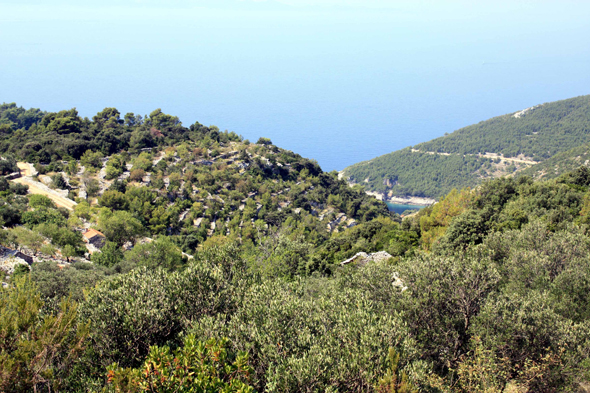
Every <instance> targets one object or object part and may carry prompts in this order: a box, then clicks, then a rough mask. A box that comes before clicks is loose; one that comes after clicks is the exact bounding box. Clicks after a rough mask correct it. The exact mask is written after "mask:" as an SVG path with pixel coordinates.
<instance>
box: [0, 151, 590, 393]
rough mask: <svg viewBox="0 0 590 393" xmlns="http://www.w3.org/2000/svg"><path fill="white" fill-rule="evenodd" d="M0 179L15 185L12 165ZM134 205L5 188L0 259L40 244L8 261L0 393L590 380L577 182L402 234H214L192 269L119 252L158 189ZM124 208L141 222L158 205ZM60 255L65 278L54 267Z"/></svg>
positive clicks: (514, 185) (586, 218)
mask: <svg viewBox="0 0 590 393" xmlns="http://www.w3.org/2000/svg"><path fill="white" fill-rule="evenodd" d="M261 142H267V141H265V140H262V141H261ZM263 146H264V148H265V149H266V148H271V149H272V147H270V145H268V144H263ZM171 148H172V147H169V148H168V149H165V150H164V151H163V152H164V153H165V154H162V151H160V152H158V153H153V152H149V153H148V152H142V153H140V154H139V155H138V156H137V157H136V158H135V160H139V159H140V157H141V159H143V158H146V156H145V154H154V156H155V157H157V158H155V159H154V160H153V161H151V162H152V165H153V163H154V161H155V160H158V159H159V158H160V157H164V158H162V160H169V163H168V165H169V164H171V163H173V162H176V160H177V158H179V157H177V156H176V154H178V150H179V149H180V150H181V152H182V151H183V150H182V148H180V147H175V149H176V151H175V152H173V150H171ZM255 150H261V151H262V148H261V147H260V146H258V147H253V148H252V153H253V154H254V151H255ZM166 151H167V152H166ZM248 152H250V151H249V150H248V151H247V153H248ZM247 153H246V154H247ZM142 154H144V155H143V156H142ZM222 155H224V153H222V154H221V155H220V156H218V157H221V156H222ZM116 157H118V156H116ZM227 157H228V156H226V158H225V159H226V160H227V159H228V158H227ZM254 159H255V158H254ZM111 160H115V157H113V156H111V157H110V158H109V160H108V161H107V162H110V161H111ZM162 160H160V161H158V163H156V164H155V166H158V165H159V162H162ZM84 161H86V160H84ZM181 161H182V159H181ZM99 162H100V161H99ZM179 162H180V161H179ZM0 164H1V165H0V168H2V170H3V173H4V174H6V173H12V171H13V170H14V168H15V167H16V162H15V161H12V160H10V159H7V160H0ZM136 164H137V162H136V163H134V164H133V165H136ZM68 165H69V164H68ZM113 165H114V164H111V165H109V167H112V166H113ZM88 169H89V167H86V168H85V170H84V172H85V171H86V170H88ZM135 170H137V169H135ZM79 172H81V170H79ZM97 172H98V173H100V170H99V171H97ZM125 173H127V172H125V171H123V174H125ZM152 173H153V172H152ZM29 174H30V175H32V177H33V176H35V175H34V174H31V173H29ZM66 174H67V173H66ZM43 176H44V175H38V177H39V178H41V179H43ZM119 176H120V175H119ZM248 176H249V175H247V174H245V172H244V173H242V178H246V177H248ZM314 178H315V177H314V176H311V179H314ZM71 179H72V178H71V177H70V180H71ZM54 180H55V181H56V183H60V182H61V181H60V180H58V177H54ZM138 180H139V179H138ZM324 180H326V179H324ZM113 181H116V180H113ZM272 183H274V182H272ZM222 187H223V184H222ZM316 187H317V186H316ZM99 188H100V187H99ZM131 190H132V191H126V192H125V193H122V192H120V195H119V194H107V192H108V191H106V192H105V193H104V194H103V196H102V197H100V198H99V199H98V203H99V205H96V207H94V206H95V205H94V204H95V202H96V201H94V200H91V203H90V204H89V203H88V202H87V201H80V200H79V203H78V205H77V206H76V207H75V208H74V213H71V214H70V213H68V211H67V210H64V209H56V208H55V206H53V205H52V203H51V201H48V200H47V199H46V198H44V197H42V196H40V195H39V194H35V195H28V196H26V197H25V196H24V195H26V193H27V189H26V187H22V186H21V185H20V184H18V183H9V182H8V181H7V180H6V179H5V178H4V177H0V198H2V204H0V207H1V209H0V211H1V212H2V218H3V220H4V222H3V224H4V228H2V229H0V244H2V245H3V246H5V247H16V248H18V249H20V250H22V251H23V252H27V249H28V248H29V247H34V246H35V245H37V246H38V247H40V248H42V250H40V252H39V253H37V257H36V259H35V261H34V262H32V263H30V262H27V261H26V260H25V259H23V258H26V256H23V254H22V253H20V252H18V251H10V250H7V249H5V248H2V249H1V250H0V251H1V252H2V254H1V257H0V261H1V262H2V264H1V265H0V268H1V269H2V270H3V271H4V272H5V277H3V280H4V283H3V286H2V287H0V305H1V306H2V310H3V312H2V313H1V314H0V322H1V323H0V329H1V330H0V332H1V333H2V339H1V340H0V347H1V348H2V359H4V361H3V362H1V363H0V368H1V370H2V373H1V374H0V390H2V391H7V392H23V391H33V390H35V389H34V388H36V389H37V391H49V389H50V388H51V391H55V392H82V391H107V392H115V391H116V392H128V393H131V392H137V391H142V390H145V389H144V388H145V387H146V386H148V387H149V388H150V389H151V390H152V391H191V390H194V388H195V386H198V387H199V388H202V390H203V391H220V390H222V391H228V392H232V391H235V392H254V391H258V392H264V391H281V392H300V391H346V392H375V393H378V392H391V391H398V392H399V391H406V392H418V391H426V392H440V391H443V392H464V393H475V392H481V391H482V390H486V391H491V392H506V391H514V392H557V391H584V389H583V388H584V387H585V386H588V384H589V383H590V366H589V365H590V356H589V353H590V350H589V349H590V344H589V342H588V327H589V326H590V306H589V305H590V302H589V300H590V299H589V294H590V284H589V283H590V276H589V272H590V258H589V255H590V241H589V239H588V235H587V234H588V228H589V225H590V170H588V168H586V167H581V168H578V169H577V170H575V171H573V172H571V173H567V174H565V175H562V176H559V177H558V178H556V179H552V180H549V181H538V182H534V181H532V180H531V179H530V178H527V177H520V178H502V179H495V180H492V181H488V182H484V183H483V184H482V186H481V187H479V188H477V189H476V190H468V189H464V190H462V191H456V190H455V191H453V192H451V193H450V194H448V195H446V196H445V197H444V198H443V199H442V200H441V201H440V202H439V203H437V204H435V205H433V206H431V207H428V208H425V209H422V210H421V211H420V212H419V213H418V214H417V215H414V216H412V217H409V218H407V219H405V220H404V221H403V222H402V223H398V222H395V221H393V220H392V219H390V218H388V217H384V216H377V217H375V218H372V219H369V220H367V221H365V222H362V223H359V224H358V225H355V226H354V227H352V228H349V229H346V230H341V231H338V232H335V231H334V232H332V233H328V232H327V231H325V230H322V233H326V236H325V237H322V238H321V239H319V238H318V239H317V240H318V241H317V242H316V243H315V244H312V243H310V242H309V241H308V239H309V238H308V236H309V234H310V228H309V227H308V226H307V225H304V226H301V223H295V222H293V221H292V220H291V221H290V220H289V219H287V221H286V222H285V223H284V224H285V225H279V224H277V222H276V221H269V222H268V223H266V225H268V227H266V225H265V224H263V223H262V222H258V224H256V227H257V228H256V231H257V234H256V235H255V236H254V241H253V242H250V241H248V240H247V239H245V237H244V236H243V235H242V238H241V239H240V238H238V237H233V238H232V237H231V236H230V237H223V236H214V237H211V238H209V239H208V240H206V241H205V242H203V243H202V244H201V245H199V246H198V247H197V248H196V249H194V250H192V251H191V252H192V253H193V254H192V255H190V256H188V255H187V254H182V253H181V252H180V250H179V248H178V244H177V243H176V242H175V240H174V239H177V238H175V235H174V234H172V233H168V230H163V231H162V232H161V233H160V234H159V235H157V236H156V237H155V238H153V239H148V238H146V237H143V238H142V239H139V238H137V239H135V240H136V241H135V244H132V245H128V244H123V245H121V242H120V241H121V240H123V239H120V236H129V235H132V234H133V231H134V230H138V228H140V227H141V224H140V225H139V226H138V225H137V222H136V220H140V219H141V218H142V215H141V213H139V212H138V211H136V210H134V209H135V208H125V209H122V207H123V206H125V204H124V203H123V202H124V201H125V198H127V197H130V196H131V195H136V196H138V195H140V193H143V192H145V193H148V192H149V191H150V186H148V185H144V186H139V187H134V188H131ZM139 190H144V191H139ZM169 191H170V190H169ZM128 192H129V194H128ZM171 192H173V189H172V191H171ZM106 195H110V196H109V198H108V199H109V201H110V202H109V203H108V204H107V203H104V202H106V201H105V200H103V199H104V198H105V196H106ZM146 195H147V194H146ZM332 195H334V194H332ZM154 196H155V195H153V194H152V195H151V197H154ZM156 198H157V197H156ZM90 199H92V197H90ZM126 202H127V203H129V204H130V205H131V206H135V207H139V206H142V209H147V210H149V203H147V204H146V202H149V201H147V200H146V201H143V200H142V201H137V200H132V199H127V200H126ZM140 202H143V203H140ZM320 202H321V200H320ZM320 202H317V203H320ZM115 204H118V205H117V206H118V207H115ZM101 205H102V207H101ZM91 206H92V207H91ZM108 206H111V207H108ZM81 207H83V208H81ZM218 208H219V207H218ZM238 210H239V208H238ZM95 214H96V215H98V217H97V218H98V222H97V224H98V225H99V226H100V225H105V227H104V228H100V229H103V230H104V231H105V235H107V238H108V241H107V244H106V245H104V246H102V250H101V251H98V250H95V253H94V254H93V256H92V258H91V259H92V260H91V261H90V262H89V261H85V260H83V258H80V257H79V256H77V255H76V249H75V247H74V246H72V244H75V242H76V239H77V237H76V236H75V235H73V234H75V233H77V232H76V231H75V230H74V231H72V229H73V228H75V226H76V225H79V223H80V221H83V220H86V221H87V223H89V224H91V225H94V224H96V223H95V222H94V219H93V216H94V215H95ZM113 217H115V218H118V219H116V220H115V219H113ZM105 218H106V221H104V219H105ZM308 218H309V217H308ZM307 222H308V223H309V222H311V221H307ZM106 223H108V224H106ZM21 224H22V225H21ZM156 224H157V221H150V222H149V225H150V226H153V225H156ZM146 229H147V230H148V231H153V230H154V229H153V228H151V227H149V228H146ZM277 229H278V231H277ZM317 233H319V231H318V232H317ZM92 234H93V235H96V234H97V233H96V232H92ZM137 234H138V233H136V234H135V235H137ZM142 236H145V234H143V235H142ZM52 247H60V248H61V249H62V253H63V254H64V255H63V256H64V257H67V258H68V259H69V261H70V263H66V262H65V261H62V262H58V263H55V262H53V261H52V260H51V259H48V258H47V257H46V254H45V253H47V252H49V251H50V250H51V248H52ZM376 251H378V252H376ZM19 261H20V262H19ZM29 264H30V266H29ZM322 264H324V266H329V267H330V269H319V268H318V267H319V266H321V265H322ZM296 267H299V268H296ZM31 365H33V366H34V367H31ZM39 375H41V377H39ZM484 388H485V389H484Z"/></svg>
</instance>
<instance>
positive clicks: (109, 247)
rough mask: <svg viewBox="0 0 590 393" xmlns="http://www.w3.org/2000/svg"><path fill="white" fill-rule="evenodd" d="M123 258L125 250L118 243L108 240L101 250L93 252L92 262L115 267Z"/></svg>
mask: <svg viewBox="0 0 590 393" xmlns="http://www.w3.org/2000/svg"><path fill="white" fill-rule="evenodd" d="M122 260H123V251H122V250H121V246H119V245H118V244H117V243H114V242H109V241H107V242H106V244H105V245H104V246H103V247H102V248H101V250H100V252H95V253H94V254H92V262H94V263H96V264H98V265H101V266H104V267H113V266H115V265H117V264H118V263H119V262H121V261H122Z"/></svg>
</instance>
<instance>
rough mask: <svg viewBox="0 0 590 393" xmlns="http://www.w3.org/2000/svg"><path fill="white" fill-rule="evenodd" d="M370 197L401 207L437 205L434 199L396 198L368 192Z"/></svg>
mask: <svg viewBox="0 0 590 393" xmlns="http://www.w3.org/2000/svg"><path fill="white" fill-rule="evenodd" d="M366 193H367V194H368V195H373V196H374V197H375V198H377V199H379V200H380V201H384V202H391V203H397V204H400V205H417V206H430V205H433V204H435V203H436V199H433V198H422V197H416V196H410V197H407V196H396V195H390V194H384V193H381V192H373V191H366Z"/></svg>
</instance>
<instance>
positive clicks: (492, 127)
mask: <svg viewBox="0 0 590 393" xmlns="http://www.w3.org/2000/svg"><path fill="white" fill-rule="evenodd" d="M589 142H590V96H581V97H576V98H571V99H568V100H563V101H557V102H551V103H546V104H542V105H538V106H535V107H532V108H528V109H527V110H524V111H520V112H516V113H511V114H507V115H503V116H499V117H495V118H492V119H490V120H487V121H483V122H480V123H478V124H474V125H471V126H469V127H465V128H462V129H460V130H457V131H455V132H453V133H451V134H448V135H445V136H443V137H440V138H437V139H434V140H432V141H429V142H425V143H421V144H419V145H416V146H414V147H413V148H412V149H411V150H409V149H402V150H399V151H396V152H393V153H390V154H386V155H383V156H380V157H377V158H374V159H372V160H369V161H365V162H361V163H358V164H355V165H352V166H350V167H348V168H346V169H345V170H344V171H343V173H344V175H345V177H346V178H349V179H350V181H352V182H354V183H362V184H365V185H366V187H367V188H368V189H369V190H373V191H379V192H391V193H392V194H393V195H399V196H404V195H414V196H427V197H435V198H436V197H439V196H440V195H444V194H446V193H448V192H449V191H450V190H451V189H452V188H453V187H465V186H473V185H475V184H479V183H480V182H481V181H482V180H484V179H487V178H494V177H498V176H501V175H508V174H511V173H513V172H515V171H519V170H521V169H525V168H528V167H529V166H531V165H532V164H533V163H534V162H543V161H544V160H547V159H548V158H550V157H553V156H554V155H556V154H558V153H561V152H565V151H568V150H570V149H573V148H579V147H580V146H581V145H585V144H587V143H589ZM424 153H427V154H424ZM488 153H492V154H488ZM563 169H570V170H571V169H572V168H571V166H568V167H567V168H566V167H564V168H563ZM532 171H535V170H534V169H531V170H529V173H532ZM559 173H563V171H558V174H559ZM363 182H364V183H363Z"/></svg>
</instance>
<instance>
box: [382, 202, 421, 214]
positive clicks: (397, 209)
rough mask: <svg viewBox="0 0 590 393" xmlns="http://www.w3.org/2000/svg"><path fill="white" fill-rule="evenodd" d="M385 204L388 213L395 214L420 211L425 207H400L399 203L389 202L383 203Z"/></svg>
mask: <svg viewBox="0 0 590 393" xmlns="http://www.w3.org/2000/svg"><path fill="white" fill-rule="evenodd" d="M385 203H386V204H387V207H388V208H389V211H392V212H395V213H397V214H402V213H403V212H405V211H408V210H420V209H423V208H425V207H426V206H420V205H402V204H399V203H391V202H385Z"/></svg>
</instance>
